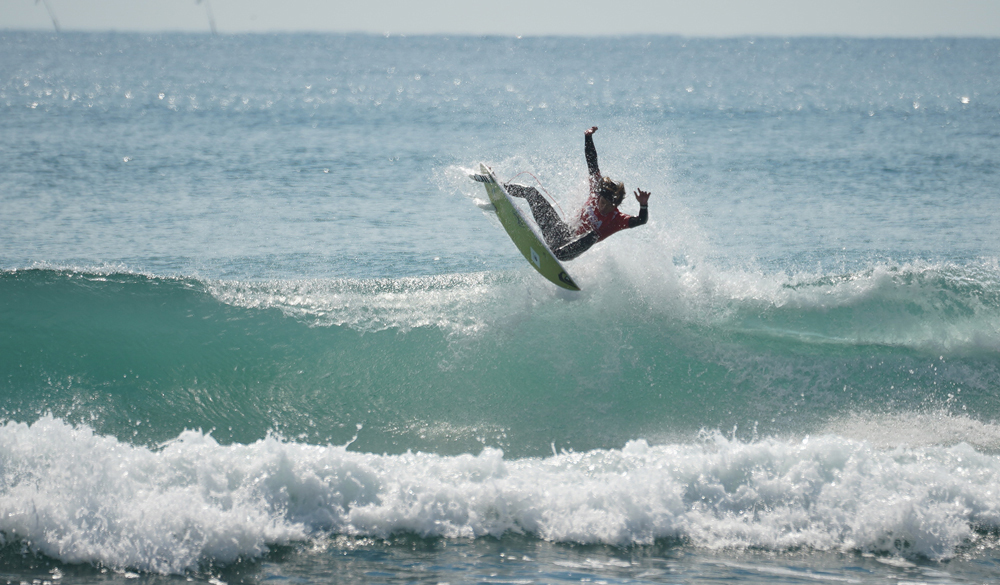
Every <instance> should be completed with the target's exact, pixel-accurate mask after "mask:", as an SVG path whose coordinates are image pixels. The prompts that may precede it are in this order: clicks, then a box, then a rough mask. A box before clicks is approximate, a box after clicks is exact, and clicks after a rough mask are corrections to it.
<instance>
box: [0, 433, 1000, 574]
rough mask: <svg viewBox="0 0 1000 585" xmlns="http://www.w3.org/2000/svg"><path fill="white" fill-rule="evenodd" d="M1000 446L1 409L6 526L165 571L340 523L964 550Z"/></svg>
mask: <svg viewBox="0 0 1000 585" xmlns="http://www.w3.org/2000/svg"><path fill="white" fill-rule="evenodd" d="M998 481H1000V460H998V459H997V457H996V456H991V455H985V454H982V453H979V452H977V451H976V450H974V449H973V448H971V447H969V446H968V445H966V444H959V445H955V446H952V447H922V448H917V449H904V448H896V449H894V450H891V451H884V450H878V449H875V448H873V447H872V446H871V445H870V444H868V443H865V442H858V441H852V440H848V439H843V438H841V437H838V436H835V435H825V436H820V437H813V438H806V439H804V440H780V439H767V440H762V441H758V442H754V443H743V442H740V441H734V440H728V439H725V438H723V437H721V436H719V435H717V434H716V435H707V436H706V437H704V438H703V439H702V440H700V441H697V442H694V443H690V444H672V445H663V446H650V445H648V444H647V443H646V442H645V441H642V440H638V441H633V442H630V443H629V444H627V445H626V446H625V447H624V448H622V449H613V450H594V451H589V452H583V453H567V452H564V453H562V454H558V455H553V456H552V457H547V458H526V459H518V460H505V459H504V457H503V454H502V452H500V451H499V450H496V449H485V450H483V451H482V452H481V453H480V454H479V455H468V454H467V455H459V456H451V457H448V456H441V455H434V454H426V453H412V452H410V453H405V454H402V455H374V454H366V453H356V452H352V451H349V450H348V449H347V447H346V446H316V445H305V444H299V443H292V442H287V441H284V440H281V439H279V438H277V437H273V436H272V437H268V438H266V439H262V440H260V441H257V442H255V443H253V444H249V445H239V444H234V445H229V446H221V445H219V444H218V443H216V442H215V440H214V439H212V437H211V436H210V435H206V434H203V433H201V432H195V431H186V432H184V433H182V434H181V435H179V436H178V437H177V438H176V439H174V440H172V441H169V442H167V443H165V444H163V445H161V446H160V447H159V448H156V449H149V448H145V447H136V446H130V445H127V444H123V443H120V442H118V441H117V440H115V439H113V438H108V437H102V436H99V435H96V434H94V433H93V432H92V431H91V430H90V429H89V428H87V427H82V426H81V427H72V426H70V425H68V424H66V423H65V422H63V421H61V420H59V419H56V418H52V417H43V418H42V419H40V420H38V421H37V422H35V423H34V424H32V425H27V424H24V423H13V422H8V423H7V424H6V425H4V426H3V427H0V532H2V534H3V535H4V537H5V538H6V539H8V540H10V539H19V540H21V541H22V542H24V543H26V544H27V545H28V547H29V548H30V549H32V550H35V551H37V552H41V553H44V554H46V555H48V556H50V557H54V558H57V559H59V560H61V561H63V562H68V563H86V562H89V563H99V564H102V565H105V566H110V567H115V568H122V569H125V568H129V569H138V570H142V571H149V572H155V573H164V574H169V573H183V572H184V571H188V570H196V569H197V568H198V566H199V565H200V564H201V563H204V562H206V561H212V562H219V563H226V562H231V561H234V560H236V559H238V558H241V557H253V556H259V555H261V554H264V553H266V552H267V550H268V549H269V547H271V546H274V545H282V544H287V543H290V542H293V541H302V540H308V539H311V538H317V537H318V538H323V537H327V536H329V535H331V534H341V535H353V536H367V537H376V538H387V537H389V536H391V535H393V534H398V533H412V534H417V535H420V536H422V537H444V538H477V537H482V536H494V537H499V536H501V535H503V534H504V533H508V532H514V533H524V534H529V535H534V536H536V537H538V538H542V539H546V540H552V541H559V542H579V543H604V544H611V545H619V546H628V545H634V544H640V545H645V544H652V543H653V542H655V541H657V540H659V539H684V540H686V541H689V542H691V543H692V544H695V545H697V546H702V547H707V548H737V549H738V548H747V547H756V548H764V549H769V550H778V551H780V550H788V549H795V548H800V547H806V548H813V549H818V550H847V551H857V550H860V551H871V552H888V553H893V554H901V555H904V556H922V557H928V558H932V559H946V558H950V557H952V556H954V555H955V554H957V553H958V552H959V551H960V550H961V549H962V547H964V546H966V545H968V544H969V543H972V542H975V541H976V540H977V539H979V538H981V536H980V532H981V531H995V530H997V529H998V528H1000V495H998V494H997V493H996V490H995V486H996V485H997V483H998Z"/></svg>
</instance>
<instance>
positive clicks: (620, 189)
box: [597, 177, 625, 205]
mask: <svg viewBox="0 0 1000 585" xmlns="http://www.w3.org/2000/svg"><path fill="white" fill-rule="evenodd" d="M597 194H598V195H600V196H601V197H604V198H605V199H607V200H608V202H609V203H613V204H615V205H620V204H621V202H622V199H625V183H622V182H621V181H615V180H612V179H611V178H610V177H604V178H602V179H601V184H600V188H599V189H598V191H597Z"/></svg>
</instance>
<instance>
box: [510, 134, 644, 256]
mask: <svg viewBox="0 0 1000 585" xmlns="http://www.w3.org/2000/svg"><path fill="white" fill-rule="evenodd" d="M594 132H597V126H594V127H592V128H589V129H587V130H585V131H584V132H583V152H584V154H585V155H586V157H587V169H588V171H589V173H590V196H589V197H587V202H586V203H584V205H583V208H582V209H580V213H579V214H578V215H577V219H576V222H574V224H573V225H570V224H567V223H566V222H565V221H563V219H562V218H561V217H559V214H558V213H557V212H556V210H555V209H553V208H552V205H551V204H550V203H549V202H548V200H546V199H545V197H543V196H542V194H541V193H539V192H538V189H535V188H534V187H529V186H527V185H519V184H517V183H507V184H505V185H504V187H505V188H506V189H507V193H509V194H510V195H511V196H512V197H522V198H524V199H526V200H527V201H528V206H529V207H531V214H532V215H533V216H534V217H535V223H537V224H538V227H539V228H541V230H542V235H543V236H544V237H545V243H546V244H547V245H548V246H549V249H551V250H552V254H553V255H554V256H555V257H556V258H558V259H559V260H572V259H574V258H576V257H577V256H579V255H580V254H583V253H584V252H586V251H587V250H589V249H590V247H591V246H593V245H594V244H596V243H597V242H600V241H601V240H604V239H605V238H607V237H608V236H610V235H611V234H613V233H615V232H619V231H621V230H624V229H629V228H634V227H638V226H640V225H642V224H644V223H646V221H648V220H649V209H648V208H647V206H648V203H649V192H648V191H643V190H642V189H636V190H635V192H634V193H633V195H635V199H636V201H638V202H639V215H637V216H631V215H627V214H625V213H622V212H621V211H619V210H618V206H619V205H621V203H622V200H623V199H624V198H625V184H624V183H622V182H621V181H614V180H612V179H611V178H610V177H605V176H603V175H601V170H600V168H599V167H598V166H597V148H596V147H594Z"/></svg>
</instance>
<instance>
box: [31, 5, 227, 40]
mask: <svg viewBox="0 0 1000 585" xmlns="http://www.w3.org/2000/svg"><path fill="white" fill-rule="evenodd" d="M36 1H37V0H36ZM202 2H204V3H205V14H207V15H208V26H209V28H211V29H212V34H213V35H217V34H219V33H218V31H216V30H215V15H214V14H212V5H211V3H209V1H208V0H195V2H194V3H195V4H201V3H202Z"/></svg>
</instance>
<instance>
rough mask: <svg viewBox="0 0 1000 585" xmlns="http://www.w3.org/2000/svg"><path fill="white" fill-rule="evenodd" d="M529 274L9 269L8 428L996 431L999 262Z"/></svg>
mask: <svg viewBox="0 0 1000 585" xmlns="http://www.w3.org/2000/svg"><path fill="white" fill-rule="evenodd" d="M528 274H529V273H525V274H523V275H509V274H506V275H505V274H472V275H447V276H441V277H428V278H413V279H398V280H368V281H363V280H359V281H348V280H332V281H331V280H327V281H309V282H304V281H303V282H256V283H255V282H221V281H211V282H210V281H200V280H196V279H190V278H178V279H173V278H161V277H153V276H145V275H138V274H127V273H99V272H96V271H95V272H78V271H62V270H27V271H9V272H5V273H3V274H2V276H0V302H2V305H0V387H2V390H3V395H4V397H5V399H4V401H3V403H2V405H0V407H2V415H3V416H4V418H6V419H8V420H15V421H19V422H31V421H34V420H37V419H38V418H39V417H40V416H43V415H45V414H52V415H54V416H56V417H60V418H63V419H65V420H67V421H72V422H76V423H85V424H86V425H88V426H90V427H91V428H93V429H94V430H95V431H96V432H98V433H102V434H111V435H114V436H116V437H118V438H119V439H122V440H128V441H130V442H138V443H145V444H155V443H159V442H162V441H166V440H169V439H172V438H174V437H176V436H177V435H178V434H179V433H180V432H182V431H183V430H184V429H202V430H204V431H211V432H212V435H213V436H214V437H215V438H216V439H217V440H219V441H220V442H223V443H230V442H238V443H249V442H252V441H254V440H257V439H260V438H262V437H265V436H267V435H268V434H272V433H276V434H279V435H281V436H284V437H286V438H289V439H295V440H302V441H307V442H313V443H332V444H345V443H348V442H350V441H352V440H353V441H354V442H353V443H352V447H351V448H352V449H358V450H362V451H370V452H376V453H381V452H388V453H400V452H405V451H407V450H413V451H427V452H436V453H441V454H455V453H462V452H470V451H471V452H478V451H479V450H480V449H481V448H482V447H483V446H492V447H499V448H501V449H503V450H504V452H505V454H508V455H510V456H526V455H539V454H545V453H551V452H552V450H553V448H555V449H560V450H561V449H573V450H581V451H582V450H589V449H594V448H612V447H614V448H617V447H621V446H622V445H623V444H625V443H626V442H627V441H629V440H633V439H636V438H646V439H649V440H653V441H657V440H669V439H676V438H678V437H690V436H692V435H693V434H697V433H698V432H699V431H700V430H703V429H721V430H723V431H724V432H727V433H734V434H736V435H738V436H750V434H751V433H758V434H784V433H809V432H814V431H816V430H818V429H822V428H823V425H825V424H826V423H827V422H828V421H829V420H830V419H831V418H833V417H839V416H843V415H846V414H849V413H852V412H870V411H874V412H880V413H892V412H903V411H912V410H921V409H940V408H946V409H953V410H960V411H962V412H963V413H966V414H969V415H970V416H974V417H977V418H979V419H980V420H992V419H994V418H996V417H997V416H998V414H1000V404H998V400H997V398H995V392H994V390H995V388H996V387H997V385H998V381H1000V352H998V348H1000V344H998V338H1000V335H998V328H997V323H998V316H1000V300H998V299H1000V287H998V286H997V284H996V283H997V272H996V271H995V269H993V268H991V267H989V266H985V267H969V266H966V267H958V266H925V267H912V266H908V267H889V268H885V267H875V268H871V269H869V270H865V271H860V272H857V273H854V274H846V275H832V276H831V275H825V276H818V277H812V276H809V277H807V276H800V277H795V278H789V277H781V278H780V279H776V278H771V277H767V278H765V277H754V276H752V275H746V274H744V275H741V276H739V279H740V282H743V281H746V279H749V278H758V281H757V285H756V286H755V287H753V288H754V291H753V292H752V294H748V293H747V292H746V291H745V290H744V291H742V292H739V291H735V292H734V290H731V287H728V288H727V286H723V285H721V284H719V283H720V282H722V283H723V284H724V283H725V282H727V281H726V280H725V279H724V278H723V277H722V276H720V275H718V274H717V275H716V276H715V279H716V284H715V285H713V286H706V282H707V279H706V278H704V277H702V278H701V280H700V282H699V283H698V284H696V285H691V286H689V287H687V288H685V286H684V285H683V284H681V285H676V286H672V287H671V288H670V289H669V290H667V291H663V290H660V291H653V292H651V291H650V290H649V289H648V288H643V287H645V286H646V285H645V284H643V283H641V282H640V283H639V284H635V283H632V284H627V283H626V284H625V285H624V286H623V285H622V282H621V280H618V281H617V284H616V285H615V287H613V288H612V287H611V286H607V287H604V288H603V289H602V288H601V287H595V288H597V289H598V290H596V291H593V292H591V293H589V294H587V295H584V296H580V295H575V294H574V295H573V296H572V297H570V296H566V295H564V294H563V293H558V292H555V289H553V288H552V287H551V285H548V284H547V283H544V284H541V280H540V279H538V278H537V276H533V275H532V276H528ZM522 277H523V280H522ZM692 277H693V275H691V274H688V275H680V277H679V278H678V279H677V282H678V283H684V282H687V281H690V280H691V278H692ZM728 282H734V281H733V280H730V281H728ZM668 293H669V294H668Z"/></svg>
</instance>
